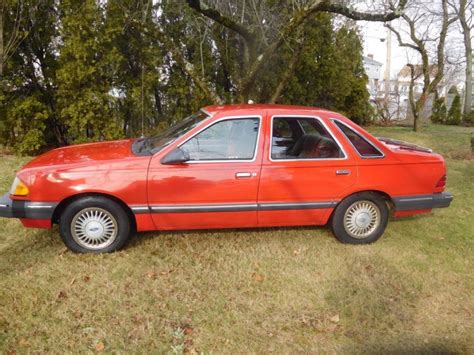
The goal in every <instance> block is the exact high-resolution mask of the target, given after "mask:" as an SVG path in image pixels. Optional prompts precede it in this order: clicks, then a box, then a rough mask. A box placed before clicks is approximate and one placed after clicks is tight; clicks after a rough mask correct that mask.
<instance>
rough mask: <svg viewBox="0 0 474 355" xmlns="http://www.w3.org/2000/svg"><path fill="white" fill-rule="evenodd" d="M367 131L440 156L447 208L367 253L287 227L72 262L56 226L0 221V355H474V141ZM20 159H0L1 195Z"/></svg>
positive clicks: (152, 236) (190, 237)
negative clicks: (473, 148)
mask: <svg viewBox="0 0 474 355" xmlns="http://www.w3.org/2000/svg"><path fill="white" fill-rule="evenodd" d="M370 131H372V132H373V133H375V134H376V135H380V136H387V137H393V138H399V139H404V140H408V141H412V142H416V143H419V144H422V145H424V146H427V147H431V148H433V149H434V150H435V151H437V152H440V153H442V154H443V155H445V157H446V158H447V164H448V188H447V190H448V191H450V192H452V193H453V194H454V196H455V199H454V201H453V203H452V205H451V207H450V208H448V209H439V210H436V211H434V212H433V213H430V214H427V215H421V216H416V217H410V218H404V219H398V220H395V219H392V220H391V221H390V222H389V225H388V228H387V230H386V232H385V235H384V236H383V237H382V238H381V239H380V240H379V241H378V242H377V243H375V244H373V245H369V246H348V245H343V244H340V243H339V242H337V241H336V239H335V238H334V237H333V236H332V234H331V233H330V231H329V230H328V229H327V228H285V229H264V230H239V231H237V230H229V231H222V230H221V231H213V232H209V231H199V232H179V233H146V234H140V235H139V236H138V237H137V238H134V240H133V241H132V242H131V243H130V245H129V247H127V248H126V250H124V251H121V252H118V253H114V254H108V255H77V254H73V253H71V252H68V251H67V250H66V249H65V247H64V246H63V244H62V242H61V240H60V237H59V233H58V229H57V227H56V228H54V229H53V230H52V231H44V230H34V229H25V228H23V227H22V226H21V224H20V222H19V221H17V220H7V219H0V275H1V276H0V352H2V353H5V352H8V351H15V352H17V353H20V352H39V353H43V352H56V353H63V352H90V351H92V352H96V351H105V352H116V351H118V352H125V351H127V352H132V351H133V352H149V351H151V350H152V351H154V352H174V353H182V352H192V351H199V352H201V351H203V352H214V353H221V352H249V351H252V352H267V351H272V352H278V353H280V352H284V353H288V352H331V353H332V352H337V353H357V352H373V353H376V352H386V351H392V352H413V351H423V352H461V353H473V352H474V296H473V295H474V273H473V268H474V160H470V159H469V158H470V156H469V152H470V147H469V138H470V134H474V129H472V128H471V129H469V128H462V127H446V126H431V127H427V128H424V130H423V131H422V132H420V133H416V134H415V133H413V132H411V131H410V129H408V128H401V127H393V128H381V127H375V128H370ZM27 160H28V159H25V158H17V157H13V156H8V155H6V156H2V157H1V161H0V168H1V171H3V174H2V176H1V177H0V190H1V191H7V189H8V188H9V186H10V184H11V182H12V180H13V177H14V173H15V170H17V169H18V168H19V167H20V166H21V165H22V164H23V163H24V162H26V161H27ZM400 183H403V182H400Z"/></svg>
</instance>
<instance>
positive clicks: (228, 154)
mask: <svg viewBox="0 0 474 355" xmlns="http://www.w3.org/2000/svg"><path fill="white" fill-rule="evenodd" d="M259 128H260V119H259V118H258V117H251V118H238V119H228V120H224V121H219V122H217V123H214V124H213V125H211V126H210V127H208V128H206V129H205V130H203V131H202V132H200V133H198V134H196V135H195V136H194V137H193V138H191V139H190V140H189V141H187V142H186V143H184V144H183V145H181V147H180V148H181V149H182V150H184V151H185V152H187V153H188V154H189V156H190V158H191V159H190V160H191V161H208V160H252V159H253V158H254V156H255V150H256V145H257V137H258V130H259Z"/></svg>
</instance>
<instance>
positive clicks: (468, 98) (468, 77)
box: [459, 0, 472, 118]
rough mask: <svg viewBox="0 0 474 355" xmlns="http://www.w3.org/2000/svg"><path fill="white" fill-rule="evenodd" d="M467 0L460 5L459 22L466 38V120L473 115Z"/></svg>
mask: <svg viewBox="0 0 474 355" xmlns="http://www.w3.org/2000/svg"><path fill="white" fill-rule="evenodd" d="M466 7H467V0H461V1H460V3H459V22H460V23H461V28H462V33H463V36H464V49H465V53H466V89H465V91H464V95H465V96H464V110H463V113H464V118H466V117H467V116H468V115H469V114H470V113H471V107H472V40H471V27H470V25H469V23H468V22H467V19H466Z"/></svg>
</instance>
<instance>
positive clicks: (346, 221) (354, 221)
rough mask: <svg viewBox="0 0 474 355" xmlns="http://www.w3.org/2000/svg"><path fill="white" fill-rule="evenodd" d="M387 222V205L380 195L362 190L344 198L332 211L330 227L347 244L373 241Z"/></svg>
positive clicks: (381, 232)
mask: <svg viewBox="0 0 474 355" xmlns="http://www.w3.org/2000/svg"><path fill="white" fill-rule="evenodd" d="M387 222H388V207H387V203H386V202H385V200H384V199H383V197H382V196H380V195H378V194H376V193H373V192H362V193H358V194H354V195H352V196H349V197H347V198H346V199H344V200H343V201H342V202H341V203H340V204H339V205H338V206H337V207H336V210H335V211H334V214H333V216H332V219H331V227H332V230H333V232H334V235H335V236H336V238H337V239H338V240H339V241H341V242H343V243H349V244H367V243H373V242H375V241H376V240H377V239H379V238H380V237H381V236H382V234H383V232H384V231H385V227H386V226H387Z"/></svg>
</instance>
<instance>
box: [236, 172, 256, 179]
mask: <svg viewBox="0 0 474 355" xmlns="http://www.w3.org/2000/svg"><path fill="white" fill-rule="evenodd" d="M252 176H257V173H247V172H245V173H244V172H240V173H235V178H236V179H246V178H249V177H252Z"/></svg>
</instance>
